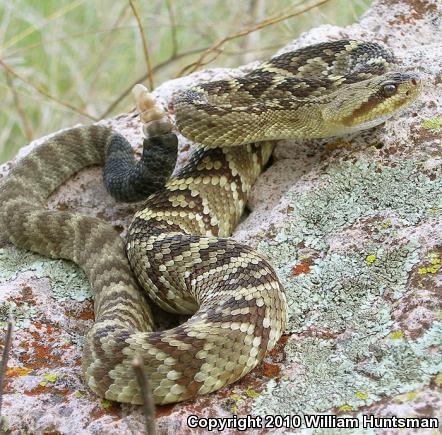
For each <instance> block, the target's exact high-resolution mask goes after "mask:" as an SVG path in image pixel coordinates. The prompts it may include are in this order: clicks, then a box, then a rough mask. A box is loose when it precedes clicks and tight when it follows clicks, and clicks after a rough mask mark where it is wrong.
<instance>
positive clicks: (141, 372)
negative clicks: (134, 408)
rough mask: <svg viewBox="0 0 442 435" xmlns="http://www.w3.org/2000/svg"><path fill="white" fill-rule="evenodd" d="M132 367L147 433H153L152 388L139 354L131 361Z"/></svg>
mask: <svg viewBox="0 0 442 435" xmlns="http://www.w3.org/2000/svg"><path fill="white" fill-rule="evenodd" d="M132 367H133V369H134V372H135V376H136V378H137V382H138V385H139V387H140V390H141V398H142V399H143V411H144V419H145V425H146V431H147V433H148V435H155V433H156V430H155V404H154V401H153V395H152V390H151V388H150V385H149V381H148V379H147V375H146V371H145V369H144V361H143V358H142V357H141V356H136V357H135V358H134V359H133V361H132Z"/></svg>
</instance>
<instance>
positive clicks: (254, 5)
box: [0, 0, 371, 162]
mask: <svg viewBox="0 0 442 435" xmlns="http://www.w3.org/2000/svg"><path fill="white" fill-rule="evenodd" d="M370 3H371V2H370V0H304V1H303V0H273V1H271V2H270V1H266V0H244V1H237V0H151V1H149V2H144V1H140V0H130V1H119V2H114V1H112V0H89V1H86V0H76V1H73V0H40V1H38V2H35V1H32V0H14V1H13V2H1V3H0V98H1V101H2V103H3V104H2V105H1V106H0V125H1V129H0V162H1V161H5V160H7V159H9V158H11V157H12V156H13V155H14V154H15V153H16V152H17V150H18V148H19V147H20V146H22V145H24V144H26V143H28V142H29V141H30V140H31V139H34V138H38V137H40V136H42V135H44V134H47V133H49V132H51V131H56V130H59V129H60V128H62V127H68V126H70V125H73V124H75V123H79V122H82V123H83V122H90V121H91V120H95V119H100V118H102V117H103V116H110V115H112V114H116V113H118V112H122V111H125V110H128V109H129V108H130V106H131V104H132V102H131V99H130V97H129V98H128V92H127V90H128V89H130V87H131V86H132V84H133V83H136V82H137V81H141V80H140V79H142V81H147V84H149V83H153V82H154V83H155V85H156V86H157V85H158V84H160V83H162V82H164V81H165V80H168V79H169V78H171V77H174V76H176V75H178V74H180V73H188V72H189V71H193V70H195V69H196V68H199V67H202V66H203V65H208V64H210V66H220V65H222V66H236V65H239V64H241V63H244V62H249V61H251V60H253V59H260V58H266V57H268V56H270V55H271V54H272V53H273V52H274V51H276V50H277V49H278V48H279V47H282V46H283V45H284V44H286V43H287V42H289V41H290V40H291V39H293V38H295V37H296V36H297V35H299V34H300V33H301V32H303V31H305V30H307V29H308V28H310V27H313V26H317V25H319V24H322V23H332V24H337V25H345V24H348V23H350V22H352V21H354V20H355V19H356V18H357V17H358V16H359V15H360V14H361V13H362V12H363V11H364V10H365V9H366V8H367V7H368V5H369V4H370ZM319 4H321V5H320V6H317V5H319ZM308 9H309V10H308ZM304 10H306V11H305V12H303V11H304Z"/></svg>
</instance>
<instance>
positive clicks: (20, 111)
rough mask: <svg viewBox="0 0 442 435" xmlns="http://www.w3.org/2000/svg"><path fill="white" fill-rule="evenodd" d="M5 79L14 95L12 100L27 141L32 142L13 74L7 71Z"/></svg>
mask: <svg viewBox="0 0 442 435" xmlns="http://www.w3.org/2000/svg"><path fill="white" fill-rule="evenodd" d="M5 77H6V83H7V85H8V88H9V89H10V91H11V93H12V98H13V99H14V104H15V109H16V110H17V113H18V116H19V117H20V120H21V123H22V127H23V131H24V132H25V136H26V140H27V141H28V142H31V141H32V129H31V126H30V125H29V122H28V118H27V117H26V113H25V111H24V110H23V106H22V105H21V100H20V97H19V95H18V93H17V91H16V89H15V87H14V83H13V82H12V79H11V74H10V73H9V71H8V70H6V69H5Z"/></svg>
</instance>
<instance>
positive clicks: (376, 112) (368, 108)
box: [322, 72, 422, 134]
mask: <svg viewBox="0 0 442 435" xmlns="http://www.w3.org/2000/svg"><path fill="white" fill-rule="evenodd" d="M421 89H422V81H421V79H420V78H419V76H418V75H417V74H416V73H409V72H390V73H386V74H383V75H382V76H379V77H374V78H370V79H368V80H364V81H361V82H358V83H352V84H349V85H347V87H346V89H345V92H344V91H343V90H340V91H336V92H334V93H333V94H330V95H329V96H328V97H329V98H330V97H332V101H331V102H330V104H328V105H326V106H325V109H324V110H323V111H322V115H323V119H324V121H325V123H326V124H327V125H328V126H329V128H330V130H331V131H335V132H336V133H339V134H345V133H352V132H355V131H359V130H365V129H368V128H371V127H374V126H376V125H379V124H381V123H382V122H384V121H385V120H386V119H388V118H389V117H390V116H392V115H393V114H394V113H396V112H398V111H399V110H401V109H403V108H404V107H406V106H408V105H409V104H410V103H412V102H413V101H414V100H415V99H416V98H417V97H418V95H419V94H420V92H421ZM336 133H335V134H336Z"/></svg>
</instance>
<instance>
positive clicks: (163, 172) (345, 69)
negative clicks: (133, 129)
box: [0, 40, 420, 404]
mask: <svg viewBox="0 0 442 435" xmlns="http://www.w3.org/2000/svg"><path fill="white" fill-rule="evenodd" d="M419 89H420V80H419V78H418V77H417V76H416V75H415V74H413V73H407V72H401V71H400V70H399V69H398V68H397V67H395V60H394V57H393V56H392V54H390V53H389V52H388V51H387V50H385V49H384V48H383V47H381V46H380V45H378V44H375V43H369V42H359V41H352V40H342V41H334V42H328V43H322V44H317V45H314V46H310V47H306V48H303V49H300V50H297V51H293V52H289V53H285V54H282V55H280V56H277V57H274V58H273V59H271V60H269V61H268V62H264V63H263V64H261V65H260V66H259V67H258V68H257V69H255V70H253V71H252V72H250V73H249V74H246V75H245V76H243V77H240V78H236V79H229V80H222V81H215V82H210V83H204V84H200V85H198V86H196V87H194V88H191V89H185V90H182V91H180V92H178V93H177V95H176V96H175V97H174V101H173V107H174V113H175V117H176V125H177V127H178V129H179V130H180V131H181V133H182V134H183V135H185V136H187V137H188V138H190V139H192V140H193V141H195V142H198V143H200V144H204V146H202V145H200V146H199V147H197V149H196V150H195V152H194V153H193V154H192V156H191V157H190V159H189V161H188V163H187V164H186V165H185V167H184V168H183V169H181V170H180V171H178V173H177V174H176V175H174V176H173V177H172V178H170V179H169V180H168V181H167V179H168V177H169V175H170V174H171V172H172V170H173V166H174V163H175V159H176V147H177V141H176V137H175V135H173V134H172V133H168V134H162V135H158V136H154V137H150V138H148V139H146V141H145V144H144V150H143V156H142V159H141V160H140V161H139V162H138V163H135V161H134V159H133V157H132V156H131V155H130V151H131V148H130V146H129V144H128V143H127V141H126V140H125V139H124V138H123V137H121V136H120V135H118V134H117V133H115V132H113V131H112V130H111V129H109V128H107V127H104V126H100V125H92V126H88V127H80V128H74V129H70V130H67V131H64V132H62V133H60V134H58V135H56V136H54V137H51V138H49V139H48V140H47V141H46V142H45V143H43V144H42V145H40V146H38V147H36V148H35V149H34V150H33V151H32V152H31V153H30V154H29V155H28V156H26V157H24V158H23V159H21V160H20V161H19V162H18V164H17V165H16V166H15V167H14V168H13V169H12V170H11V171H10V173H9V175H8V176H7V177H6V178H5V179H4V180H3V182H2V185H1V188H0V204H1V208H0V223H1V231H2V233H4V234H5V235H6V236H7V237H8V239H9V240H10V241H11V242H12V243H13V244H15V245H16V246H18V247H21V248H24V249H28V250H32V251H35V252H39V253H41V254H43V255H46V256H50V257H54V258H66V259H69V260H72V261H74V262H75V263H76V264H78V265H79V266H80V267H82V268H83V270H84V271H85V272H86V274H87V277H88V279H89V280H90V283H91V286H92V288H93V289H94V291H95V304H94V309H95V323H94V325H93V327H92V328H91V329H90V331H89V332H88V333H87V336H86V339H85V345H84V355H83V370H84V375H85V379H86V383H87V385H88V386H89V387H90V388H91V389H92V390H93V391H95V392H96V393H97V394H99V395H100V396H103V397H106V398H107V399H110V400H115V401H119V402H126V403H135V404H138V403H141V396H140V391H139V388H138V385H137V382H136V379H135V376H134V372H133V368H132V364H131V363H132V360H133V358H134V357H135V356H138V355H139V356H141V357H142V358H143V360H144V364H145V369H146V372H147V374H148V376H149V380H150V384H151V386H152V390H153V396H154V400H155V402H156V403H157V404H164V403H170V402H178V401H182V400H185V399H188V398H192V397H194V396H196V395H199V394H206V393H210V392H211V391H214V390H216V389H219V388H220V387H222V386H224V385H226V384H229V383H231V382H234V381H235V380H237V379H239V378H240V377H242V376H244V375H245V374H246V373H248V372H249V371H250V370H252V369H253V368H254V367H255V366H256V365H257V364H258V363H259V362H260V361H261V360H262V359H263V357H264V355H265V353H266V352H267V351H268V350H270V349H271V348H272V347H273V346H274V345H275V343H276V342H277V340H278V339H279V338H280V336H281V335H282V333H283V331H284V327H285V323H286V316H287V307H286V300H285V295H284V291H283V288H282V287H281V284H280V283H279V281H278V277H277V276H276V273H275V271H274V270H273V268H272V267H271V265H270V264H269V263H268V261H267V260H266V259H265V258H264V257H263V256H262V255H261V254H259V253H257V252H255V251H254V250H253V249H251V248H250V247H248V246H245V245H243V244H240V243H238V242H236V241H234V240H232V239H229V238H228V237H229V236H230V234H231V233H232V231H233V229H234V228H235V225H236V224H237V223H238V220H239V219H240V216H241V213H242V211H243V209H244V206H245V204H246V202H247V196H248V193H249V192H250V189H251V187H252V185H253V183H254V181H255V180H256V178H257V177H258V175H259V174H260V172H261V170H262V169H263V167H264V166H265V165H266V163H267V161H268V159H269V157H270V155H271V152H272V146H273V145H272V143H271V142H266V141H267V140H273V139H281V138H301V139H302V138H304V139H305V138H317V137H328V136H332V135H340V134H343V133H347V132H353V131H357V130H360V129H365V128H369V127H372V126H374V125H377V124H379V123H381V122H383V121H384V120H385V119H386V118H387V117H388V116H390V115H391V114H392V113H394V112H396V111H397V110H398V109H400V108H402V107H404V106H405V105H407V104H408V103H410V102H411V101H413V100H414V99H415V98H416V96H417V95H418V93H419ZM233 145H235V146H233ZM106 158H107V159H108V164H107V165H106V169H105V180H106V184H107V186H108V188H109V190H110V191H111V193H112V194H113V195H114V196H116V197H117V198H119V199H123V200H133V199H140V198H142V197H143V196H144V197H147V196H149V195H150V196H149V197H148V198H147V200H146V201H145V203H144V204H143V207H142V209H141V210H140V211H139V212H138V213H136V215H135V217H134V218H133V221H132V224H131V225H130V228H129V231H128V236H127V240H126V245H125V243H124V242H123V240H122V239H121V238H120V236H119V235H118V234H117V232H116V231H115V230H114V229H113V228H112V226H111V225H109V224H107V223H104V222H102V221H100V220H98V219H95V218H90V217H85V216H81V215H79V214H76V213H71V212H66V211H55V210H48V209H47V208H46V206H45V203H46V200H47V198H48V196H49V195H50V194H51V193H52V192H53V191H54V190H55V189H56V188H57V187H58V186H59V185H61V184H62V183H63V182H64V181H65V180H67V179H68V178H69V177H71V176H72V175H74V174H75V173H77V172H78V171H79V170H81V169H82V168H84V167H86V166H90V165H97V164H99V165H104V164H105V160H106ZM134 275H135V276H136V278H135V277H134ZM139 284H141V286H142V287H143V288H144V289H145V291H146V292H147V294H148V295H149V298H150V299H151V300H152V301H153V302H155V303H156V304H158V305H159V306H160V307H162V308H163V309H165V310H167V311H170V312H172V313H182V314H191V315H192V316H191V317H190V318H189V319H188V320H187V321H186V322H185V323H183V324H181V325H179V326H177V327H175V328H172V329H170V330H164V331H154V330H153V327H154V325H153V320H152V316H151V311H150V308H149V306H148V304H147V303H146V300H145V296H144V294H142V293H141V292H140V291H139V289H138V286H139Z"/></svg>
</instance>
